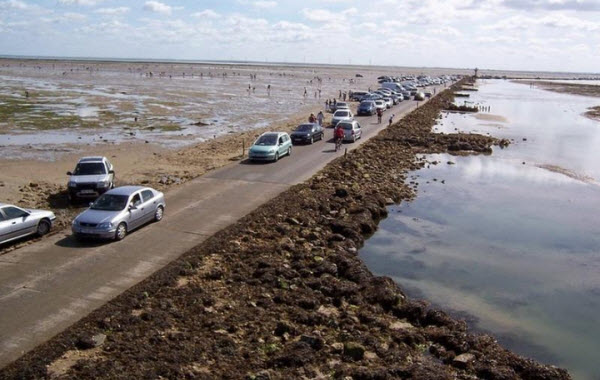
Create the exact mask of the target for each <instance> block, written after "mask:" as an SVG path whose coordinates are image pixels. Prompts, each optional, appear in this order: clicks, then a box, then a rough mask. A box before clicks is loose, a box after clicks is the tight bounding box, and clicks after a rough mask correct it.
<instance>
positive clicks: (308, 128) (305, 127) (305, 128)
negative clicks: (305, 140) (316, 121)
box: [296, 124, 312, 132]
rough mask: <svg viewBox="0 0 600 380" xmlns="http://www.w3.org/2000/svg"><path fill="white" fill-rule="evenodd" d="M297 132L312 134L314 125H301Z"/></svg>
mask: <svg viewBox="0 0 600 380" xmlns="http://www.w3.org/2000/svg"><path fill="white" fill-rule="evenodd" d="M296 130H297V131H298V132H310V131H311V130H312V125H311V124H302V125H299V126H298V128H296Z"/></svg>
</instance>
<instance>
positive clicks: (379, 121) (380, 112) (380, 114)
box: [377, 108, 383, 124]
mask: <svg viewBox="0 0 600 380" xmlns="http://www.w3.org/2000/svg"><path fill="white" fill-rule="evenodd" d="M382 116H383V111H382V110H381V108H377V124H381V117H382Z"/></svg>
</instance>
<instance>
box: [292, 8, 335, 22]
mask: <svg viewBox="0 0 600 380" xmlns="http://www.w3.org/2000/svg"><path fill="white" fill-rule="evenodd" d="M301 12H302V15H304V17H305V18H307V19H308V20H310V21H317V22H333V21H339V20H340V15H339V14H337V13H333V12H331V11H328V10H327V9H308V8H304V9H302V11H301Z"/></svg>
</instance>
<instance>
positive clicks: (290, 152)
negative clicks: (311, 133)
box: [287, 143, 312, 157]
mask: <svg viewBox="0 0 600 380" xmlns="http://www.w3.org/2000/svg"><path fill="white" fill-rule="evenodd" d="M311 144H312V143H311ZM287 155H288V156H290V157H291V156H292V147H289V148H288V151H287Z"/></svg>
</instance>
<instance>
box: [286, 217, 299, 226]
mask: <svg viewBox="0 0 600 380" xmlns="http://www.w3.org/2000/svg"><path fill="white" fill-rule="evenodd" d="M285 221H286V223H288V224H292V225H294V226H299V225H300V224H301V223H300V221H298V219H296V218H286V219H285Z"/></svg>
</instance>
